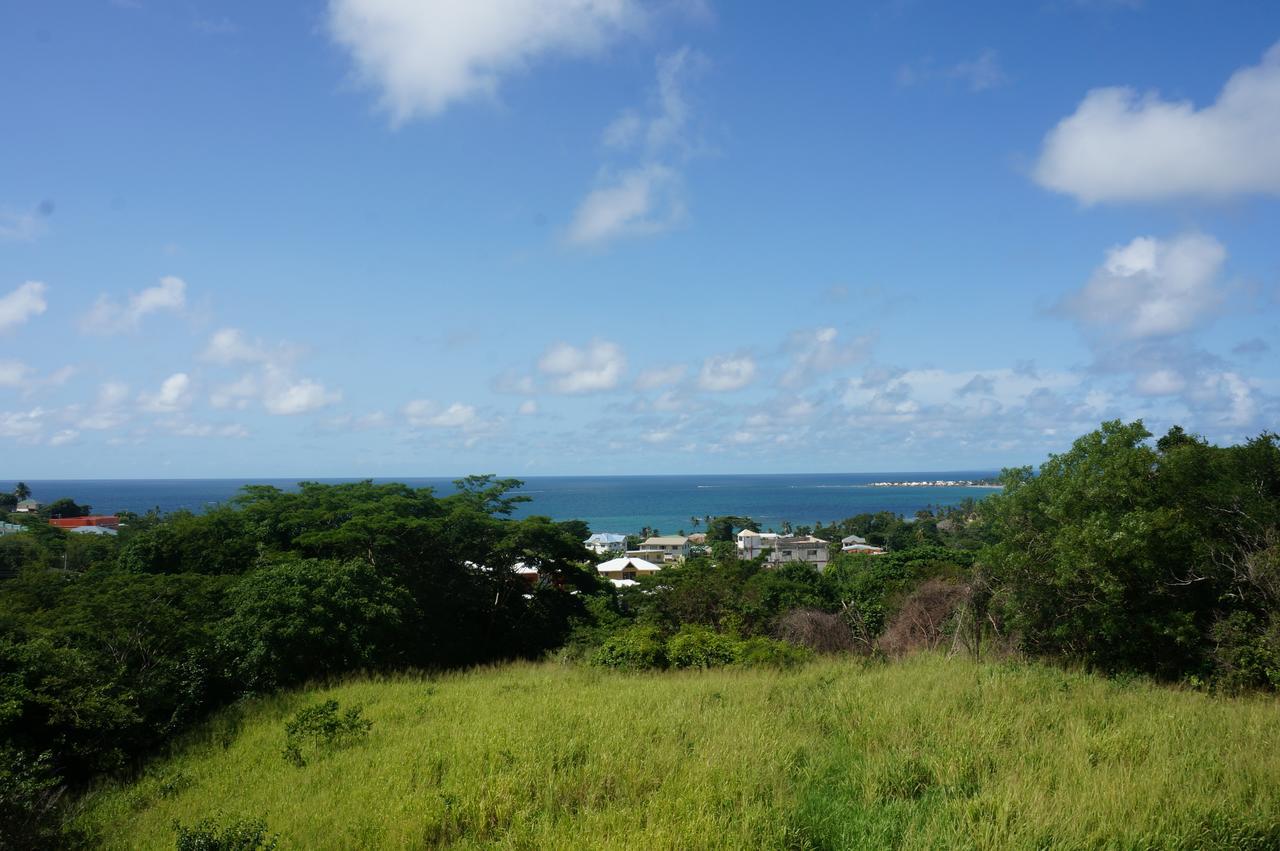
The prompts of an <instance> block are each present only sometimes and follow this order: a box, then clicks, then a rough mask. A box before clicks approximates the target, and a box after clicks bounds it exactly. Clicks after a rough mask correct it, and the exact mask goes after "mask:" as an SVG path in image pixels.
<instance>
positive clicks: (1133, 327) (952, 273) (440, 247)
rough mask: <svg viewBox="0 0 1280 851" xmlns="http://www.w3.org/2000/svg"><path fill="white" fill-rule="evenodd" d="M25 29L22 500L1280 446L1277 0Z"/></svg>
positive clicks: (150, 2)
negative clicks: (1102, 443)
mask: <svg viewBox="0 0 1280 851" xmlns="http://www.w3.org/2000/svg"><path fill="white" fill-rule="evenodd" d="M797 8H798V7H796V6H794V4H766V3H734V4H728V3H722V2H712V0H707V2H693V0H685V1H684V2H682V0H659V2H649V3H646V2H641V0H468V2H466V3H456V2H455V3H450V2H441V0H417V1H416V2H415V0H332V2H328V3H325V2H319V0H317V1H316V2H303V3H289V2H279V3H249V2H220V3H215V2H208V1H207V0H206V2H199V0H191V1H190V2H164V3H161V2H157V1H156V0H115V2H107V0H102V2H69V0H68V2H61V0H41V2H25V0H15V2H10V3H7V4H4V5H3V6H2V7H0V79H2V80H3V81H4V83H3V86H2V87H0V92H2V93H3V94H2V96H3V113H2V114H3V115H4V119H3V124H2V125H0V128H2V130H3V132H2V133H0V139H3V141H2V142H0V145H2V147H0V151H2V152H3V155H2V156H0V468H3V469H2V470H0V473H2V474H3V475H5V476H6V477H10V478H12V477H31V478H37V477H39V478H52V477H149V476H295V475H296V476H346V475H351V476H359V475H373V476H395V475H404V476H411V475H453V474H461V473H467V472H479V471H498V472H501V473H504V474H515V475H534V474H556V473H566V474H569V473H575V474H576V473H602V474H605V473H675V472H774V471H776V472H810V471H812V472H821V471H883V470H895V469H966V468H985V467H999V466H1003V465H1013V464H1023V463H1036V462H1039V461H1040V460H1042V459H1043V457H1044V455H1045V454H1046V453H1047V452H1052V451H1060V450H1062V449H1064V448H1065V447H1066V446H1068V445H1069V443H1070V440H1071V439H1072V438H1074V437H1075V436H1077V435H1078V434H1080V433H1082V432H1083V431H1086V430H1088V429H1090V428H1093V427H1095V426H1096V425H1097V423H1098V422H1100V421H1102V420H1104V419H1110V418H1115V417H1120V418H1125V419H1133V418H1138V417H1141V418H1143V419H1144V420H1145V421H1146V422H1147V423H1148V425H1149V426H1150V427H1151V428H1152V430H1153V431H1160V430H1163V429H1165V428H1167V427H1168V426H1169V425H1170V424H1172V423H1175V422H1176V423H1181V424H1183V425H1184V426H1186V427H1188V428H1190V429H1193V430H1195V431H1198V432H1200V433H1202V434H1204V435H1206V436H1208V437H1210V438H1211V439H1214V440H1216V441H1235V440H1240V439H1243V438H1245V437H1247V436H1250V435H1253V434H1257V433H1258V432H1260V431H1262V430H1264V429H1274V428H1276V426H1277V424H1278V423H1280V356H1278V353H1277V346H1278V345H1280V342H1277V341H1280V238H1277V235H1278V234H1280V47H1278V46H1277V45H1278V44H1280V6H1276V5H1275V4H1269V3H1253V4H1244V3H1240V4H1220V3H1209V2H1189V0H1188V1H1187V2H1176V0H1168V2H1164V1H1163V0H1147V1H1146V2H1140V0H1044V2H1028V3H1021V2H1019V3H1013V2H1004V3H985V4H983V3H965V4H957V3H944V2H940V0H935V1H934V2H930V0H914V1H913V0H886V2H881V3H876V2H870V3H865V4H851V3H832V4H825V5H824V4H817V3H815V4H805V5H804V6H803V7H802V9H803V13H802V14H801V13H797Z"/></svg>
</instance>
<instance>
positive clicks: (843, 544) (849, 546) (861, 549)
mask: <svg viewBox="0 0 1280 851" xmlns="http://www.w3.org/2000/svg"><path fill="white" fill-rule="evenodd" d="M840 551H841V552H844V553H863V554H865V555H872V556H878V555H880V554H881V553H883V552H884V548H883V547H877V546H875V545H874V544H868V543H867V539H866V538H861V537H858V536H857V535H849V536H848V537H847V538H841V539H840Z"/></svg>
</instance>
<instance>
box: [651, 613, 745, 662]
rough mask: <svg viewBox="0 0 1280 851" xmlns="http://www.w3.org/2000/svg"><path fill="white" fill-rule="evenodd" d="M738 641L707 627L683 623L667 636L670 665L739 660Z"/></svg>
mask: <svg viewBox="0 0 1280 851" xmlns="http://www.w3.org/2000/svg"><path fill="white" fill-rule="evenodd" d="M738 644H739V642H737V641H735V640H734V639H733V638H731V637H729V636H727V635H721V634H720V633H718V632H716V631H715V630H713V629H711V628H710V627H706V626H694V625H690V624H686V625H685V626H683V627H681V628H680V631H679V632H677V633H676V634H675V635H673V636H671V638H670V639H668V640H667V661H668V662H670V663H671V667H673V668H717V667H719V666H721V665H731V664H733V663H734V662H736V661H738Z"/></svg>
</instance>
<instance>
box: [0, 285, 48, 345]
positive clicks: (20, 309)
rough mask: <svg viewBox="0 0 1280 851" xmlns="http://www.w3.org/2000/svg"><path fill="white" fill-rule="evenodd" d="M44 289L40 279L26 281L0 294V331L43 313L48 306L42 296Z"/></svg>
mask: <svg viewBox="0 0 1280 851" xmlns="http://www.w3.org/2000/svg"><path fill="white" fill-rule="evenodd" d="M46 289H47V287H45V285H44V284H43V283H41V282H40V281H27V282H26V283H25V284H22V285H20V286H19V287H18V288H17V289H15V290H13V291H12V292H10V293H8V294H7V295H3V296H0V332H4V331H8V330H9V329H11V328H15V327H17V326H18V325H21V324H22V323H24V322H26V321H27V320H28V319H31V318H32V317H34V316H39V315H40V314H42V313H44V312H45V310H46V309H47V308H48V306H49V305H48V302H46V301H45V298H44V294H45V290H46Z"/></svg>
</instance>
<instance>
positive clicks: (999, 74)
mask: <svg viewBox="0 0 1280 851" xmlns="http://www.w3.org/2000/svg"><path fill="white" fill-rule="evenodd" d="M896 80H897V83H898V85H899V86H901V87H903V88H909V87H911V86H919V85H924V84H926V83H931V82H937V81H942V82H950V83H960V84H961V85H963V86H964V87H965V88H967V89H968V90H969V91H971V92H985V91H987V90H988V89H994V88H998V87H1000V86H1004V85H1008V83H1009V75H1008V74H1006V73H1005V71H1004V68H1003V67H1001V65H1000V56H999V54H998V53H996V51H994V50H984V51H982V52H981V53H979V54H978V55H977V56H976V57H974V58H973V59H966V60H963V61H960V62H956V63H954V64H952V65H944V66H941V67H939V66H937V65H936V64H934V62H933V61H932V60H927V59H926V60H922V61H920V62H915V63H912V64H910V65H903V66H901V67H899V68H898V72H897V74H896Z"/></svg>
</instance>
